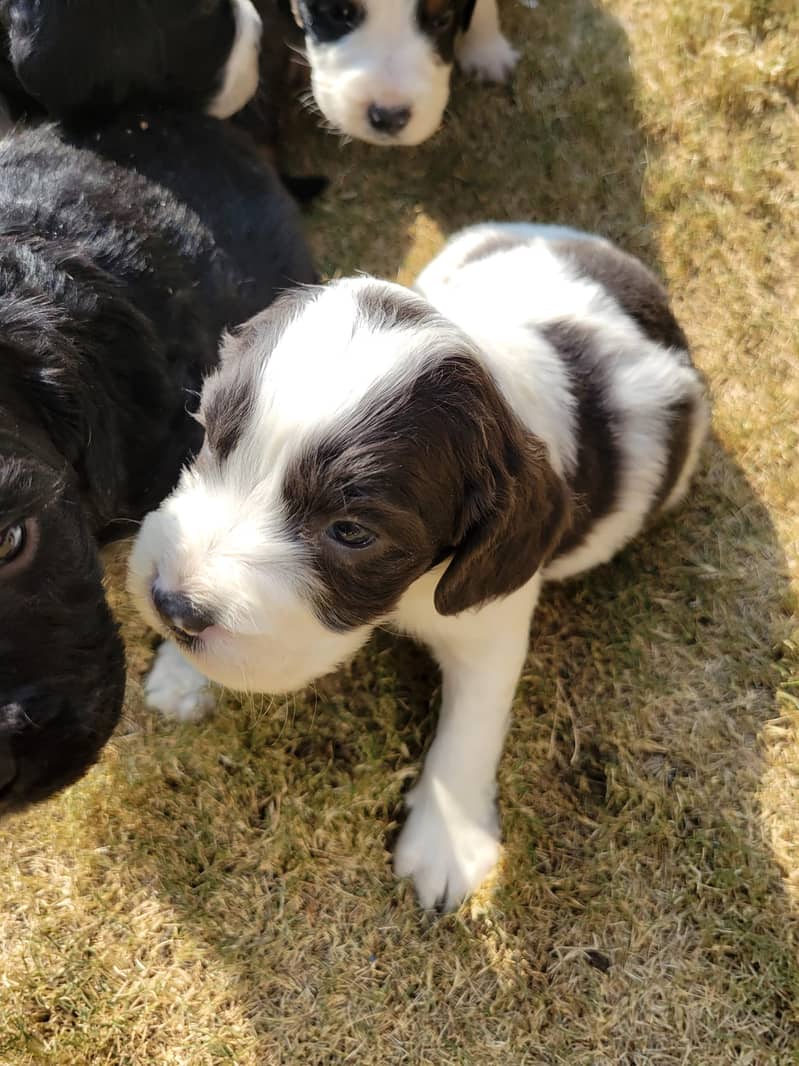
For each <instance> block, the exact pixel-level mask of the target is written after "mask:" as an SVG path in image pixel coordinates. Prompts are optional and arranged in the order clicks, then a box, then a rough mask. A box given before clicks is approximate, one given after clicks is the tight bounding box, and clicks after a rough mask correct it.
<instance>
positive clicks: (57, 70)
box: [0, 0, 277, 120]
mask: <svg viewBox="0 0 799 1066" xmlns="http://www.w3.org/2000/svg"><path fill="white" fill-rule="evenodd" d="M259 7H260V11H259V10H257V9H256V6H255V5H254V4H253V3H252V0H69V2H66V0H0V23H2V27H3V31H4V34H5V61H4V63H3V64H0V89H2V90H4V91H5V93H6V96H7V97H8V98H9V100H10V103H11V105H12V110H15V111H16V112H17V113H20V112H27V113H29V114H30V113H31V112H36V111H39V110H41V111H43V112H44V113H45V114H48V115H52V116H54V117H58V118H62V119H75V118H79V117H90V118H92V119H93V120H96V119H97V118H99V117H104V118H107V117H108V116H110V115H112V114H114V113H115V112H116V111H117V110H118V109H119V108H120V107H122V106H124V105H125V104H126V103H128V102H131V101H133V102H136V103H137V104H142V103H144V104H148V105H152V104H156V103H167V104H170V105H174V106H179V107H181V108H186V109H194V110H201V111H202V110H204V111H207V112H208V113H209V114H211V115H215V116H216V117H218V118H227V117H229V116H230V115H232V114H234V113H235V112H237V111H239V110H240V109H241V108H243V107H244V105H245V104H246V103H247V102H248V101H249V100H250V99H251V98H252V97H253V96H254V94H255V92H256V89H257V87H258V78H259V51H260V45H261V38H262V23H263V21H264V20H265V21H266V28H267V31H268V34H269V38H270V42H271V40H272V38H273V37H274V36H275V19H276V17H277V16H276V13H275V5H274V0H259ZM262 14H263V16H264V19H263V20H262ZM273 58H274V56H273V55H270V59H273Z"/></svg>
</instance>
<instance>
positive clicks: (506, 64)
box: [458, 33, 520, 82]
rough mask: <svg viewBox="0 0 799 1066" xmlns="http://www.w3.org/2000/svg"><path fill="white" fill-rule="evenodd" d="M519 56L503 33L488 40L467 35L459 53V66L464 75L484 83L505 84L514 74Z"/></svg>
mask: <svg viewBox="0 0 799 1066" xmlns="http://www.w3.org/2000/svg"><path fill="white" fill-rule="evenodd" d="M519 55H520V53H519V52H517V51H516V49H515V48H514V47H513V46H512V45H511V44H510V42H509V41H508V40H507V38H505V37H503V36H502V34H501V33H498V34H497V35H496V37H489V38H487V39H485V38H483V39H480V38H474V35H467V36H466V38H465V39H464V41H463V44H462V45H461V47H460V51H459V52H458V65H459V66H460V68H461V70H462V71H463V72H464V74H470V75H472V76H473V77H476V78H480V79H481V80H482V81H495V82H504V81H507V80H508V78H509V77H510V76H511V74H512V73H513V68H514V67H515V66H516V64H517V63H518V62H519Z"/></svg>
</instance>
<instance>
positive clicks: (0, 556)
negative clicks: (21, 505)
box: [0, 522, 27, 567]
mask: <svg viewBox="0 0 799 1066" xmlns="http://www.w3.org/2000/svg"><path fill="white" fill-rule="evenodd" d="M26 539H27V531H26V529H25V523H24V522H15V523H14V525H13V526H6V528H5V529H0V567H2V566H7V565H8V563H13V561H14V560H15V559H16V558H17V556H18V555H21V554H22V552H23V550H24V548H25V541H26Z"/></svg>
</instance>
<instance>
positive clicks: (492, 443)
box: [434, 371, 571, 615]
mask: <svg viewBox="0 0 799 1066" xmlns="http://www.w3.org/2000/svg"><path fill="white" fill-rule="evenodd" d="M482 373H483V375H484V377H485V385H484V387H483V389H482V390H481V393H482V395H481V397H480V401H478V405H477V407H476V408H475V409H473V410H471V411H470V412H469V413H470V417H471V418H473V420H474V421H473V425H474V440H473V441H472V442H471V444H470V447H469V450H468V452H466V453H465V455H464V458H465V459H466V464H465V469H464V474H465V485H466V490H465V493H464V500H463V504H462V509H461V515H460V517H459V526H460V529H459V531H458V532H459V539H457V541H456V544H455V548H454V552H453V555H452V559H451V561H450V564H449V566H448V567H447V569H446V570H445V572H444V574H443V576H442V578H441V580H440V581H439V583H438V586H437V587H436V591H435V597H434V601H435V607H436V610H437V611H438V612H439V613H440V614H445V615H452V614H459V613H460V612H461V611H465V610H468V609H469V608H470V607H479V606H480V605H481V604H484V603H487V602H489V601H490V600H495V599H499V598H500V597H502V596H507V595H509V594H510V593H511V592H515V591H516V589H519V588H521V587H522V585H525V584H526V583H527V582H528V581H529V580H530V578H531V577H532V576H533V574H535V572H536V570H538V568H539V567H540V566H542V565H543V564H544V563H546V562H547V561H548V559H549V557H550V555H551V554H552V552H553V551H554V549H555V547H556V546H557V543H558V541H559V539H560V537H561V535H562V533H563V531H564V529H565V528H566V527H567V525H568V523H569V521H570V519H571V495H570V493H569V490H568V488H567V486H566V484H565V482H564V481H563V479H562V478H561V477H559V476H558V474H556V472H555V471H554V470H553V469H552V466H551V465H550V462H549V459H548V457H547V451H546V447H545V445H544V444H543V443H542V442H541V441H540V440H539V439H538V438H537V437H535V436H533V434H531V433H529V432H528V431H527V430H525V428H524V427H523V426H522V425H521V424H520V422H519V420H518V419H517V418H516V416H515V414H514V413H513V411H511V409H510V407H509V406H508V404H507V402H506V401H505V399H504V398H503V397H502V396H501V395H500V393H499V390H498V389H497V387H496V385H495V384H494V382H493V381H492V380H491V379H490V378H489V377H488V375H487V374H485V372H484V371H482ZM469 452H470V453H471V454H469Z"/></svg>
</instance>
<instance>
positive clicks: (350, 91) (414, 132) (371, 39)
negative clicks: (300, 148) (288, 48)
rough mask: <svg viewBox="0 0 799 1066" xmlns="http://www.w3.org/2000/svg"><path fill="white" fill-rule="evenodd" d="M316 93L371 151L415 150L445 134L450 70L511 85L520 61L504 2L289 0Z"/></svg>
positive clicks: (338, 125)
mask: <svg viewBox="0 0 799 1066" xmlns="http://www.w3.org/2000/svg"><path fill="white" fill-rule="evenodd" d="M291 6H292V9H293V11H294V15H295V18H296V21H297V24H298V25H299V27H300V28H301V30H302V31H303V33H304V34H305V43H306V51H307V56H308V61H309V63H310V67H311V87H312V91H313V96H314V99H315V101H316V103H317V104H318V106H319V109H320V110H321V112H322V114H323V115H324V117H325V119H326V120H327V121H328V122H329V123H330V125H331V126H332V127H334V128H335V129H336V130H338V131H339V132H341V133H344V134H347V135H348V136H350V137H356V138H358V139H359V140H362V141H368V142H369V143H371V144H380V145H413V144H420V143H421V142H422V141H425V140H427V138H428V137H430V136H432V134H433V133H435V131H436V130H437V129H438V127H439V125H440V124H441V119H442V117H443V114H444V108H445V107H446V106H447V100H448V98H449V82H450V75H451V73H452V65H453V62H454V59H455V56H456V55H457V58H458V63H459V65H460V67H461V69H462V70H464V71H465V72H466V73H469V74H475V75H477V76H479V77H481V78H485V79H487V80H489V81H505V80H506V79H507V78H508V76H509V75H510V73H511V71H512V70H513V67H514V66H515V64H516V61H517V59H518V53H517V52H516V51H515V50H514V49H513V48H512V47H511V46H510V45H509V44H508V42H507V40H506V39H505V38H504V37H503V35H502V33H501V32H500V28H499V15H498V12H497V2H496V0H348V2H346V3H342V2H341V0H291Z"/></svg>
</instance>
